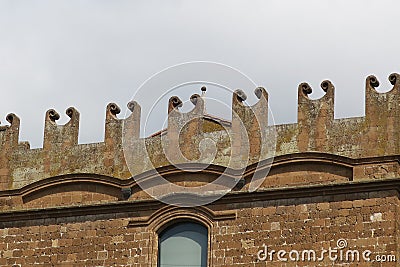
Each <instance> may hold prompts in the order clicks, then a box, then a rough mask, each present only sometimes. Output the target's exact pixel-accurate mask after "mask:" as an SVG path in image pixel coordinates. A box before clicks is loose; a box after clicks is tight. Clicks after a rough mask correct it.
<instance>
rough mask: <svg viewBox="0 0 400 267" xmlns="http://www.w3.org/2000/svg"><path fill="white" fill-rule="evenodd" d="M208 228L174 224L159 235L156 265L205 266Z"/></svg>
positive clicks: (170, 266) (169, 266)
mask: <svg viewBox="0 0 400 267" xmlns="http://www.w3.org/2000/svg"><path fill="white" fill-rule="evenodd" d="M207 251H208V230H207V228H206V227H204V226H203V225H200V224H197V223H192V222H184V223H178V224H174V225H172V226H170V227H168V228H167V229H165V230H164V231H162V232H161V233H160V235H159V243H158V267H172V266H174V267H178V266H185V267H206V266H207V254H208V253H207Z"/></svg>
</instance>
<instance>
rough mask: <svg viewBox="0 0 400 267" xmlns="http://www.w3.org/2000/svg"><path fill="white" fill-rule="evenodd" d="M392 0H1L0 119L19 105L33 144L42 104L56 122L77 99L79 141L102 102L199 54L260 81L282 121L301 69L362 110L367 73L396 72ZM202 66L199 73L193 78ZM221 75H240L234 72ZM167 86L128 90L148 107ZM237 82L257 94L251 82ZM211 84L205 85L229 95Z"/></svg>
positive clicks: (353, 112)
mask: <svg viewBox="0 0 400 267" xmlns="http://www.w3.org/2000/svg"><path fill="white" fill-rule="evenodd" d="M399 8H400V3H399V2H398V1H394V0H393V1H378V0H375V1H367V0H357V1H321V0H316V1H232V0H229V1H228V0H227V1H204V0H202V1H103V0H92V1H74V0H65V1H61V0H59V1H54V0H51V1H39V0H38V1H19V0H9V1H6V0H0V90H1V100H2V101H1V105H0V119H1V121H2V123H3V124H5V119H4V118H5V116H6V115H7V114H8V113H10V112H14V113H16V114H17V115H18V116H19V117H20V118H21V138H20V139H21V140H28V141H30V143H31V146H32V147H40V146H41V144H42V135H43V124H44V114H45V112H46V110H48V109H50V108H55V109H56V110H57V111H58V112H59V113H60V114H62V116H61V117H62V118H61V119H60V121H59V123H60V124H63V123H65V122H66V121H67V117H66V115H64V114H65V110H66V109H67V108H68V107H69V106H74V107H76V108H77V109H78V110H79V111H80V113H81V124H80V129H81V130H80V142H82V143H87V142H99V141H102V139H103V135H104V133H103V132H104V118H105V107H106V105H107V103H109V102H116V103H117V104H118V105H120V107H121V108H122V109H123V112H122V113H121V117H123V116H124V114H125V111H126V108H125V106H126V103H127V102H128V101H129V100H130V99H131V98H132V96H133V95H134V93H135V91H136V89H137V88H138V87H139V86H140V85H141V84H142V83H143V82H144V81H145V80H146V79H147V78H149V77H150V76H151V75H153V74H155V73H157V72H158V71H160V70H162V69H164V68H166V67H169V66H171V65H175V64H179V63H183V62H187V61H195V60H204V61H215V62H219V63H223V64H226V65H229V66H232V67H234V68H237V69H239V70H240V71H242V72H243V73H245V74H246V75H248V76H250V77H251V78H252V79H253V80H254V81H255V83H256V84H257V85H260V86H263V87H265V88H266V89H267V91H268V92H269V96H270V105H271V109H272V112H273V114H274V117H275V122H276V123H278V124H281V123H288V122H290V123H291V122H295V121H296V116H297V114H296V112H297V86H298V84H299V83H301V82H303V81H307V82H309V83H310V84H311V86H312V87H313V89H314V93H313V94H312V95H311V97H312V98H318V97H320V96H321V95H322V94H323V92H322V90H321V89H320V88H319V84H320V82H321V81H322V80H324V79H330V80H331V81H332V82H333V84H334V85H335V87H336V99H335V101H336V117H337V118H339V117H351V116H362V115H363V114H364V83H365V77H366V76H368V75H369V74H375V75H377V77H378V79H379V80H380V81H381V87H380V88H379V90H380V91H387V90H389V89H390V88H391V87H390V86H389V85H390V84H389V82H388V81H387V77H388V75H389V74H390V73H392V72H396V71H397V72H400V53H399V47H400V37H399V35H398V33H397V31H398V27H399V26H400V20H399V17H398V10H399ZM195 74H196V72H195V73H191V75H193V77H194V79H195V78H196V77H197V76H196V75H195ZM209 74H210V73H208V74H207V73H203V72H202V73H199V75H198V76H199V77H200V78H199V80H201V79H203V78H204V77H208V75H209ZM177 75H181V74H179V73H177ZM188 75H189V74H188ZM189 76H190V75H189ZM235 82H237V84H238V85H237V86H235V85H232V84H234V83H235ZM229 83H230V86H232V87H243V86H244V87H246V83H245V82H244V83H243V82H242V81H241V80H240V79H238V80H236V78H232V80H230V81H229ZM166 87H167V86H166ZM149 88H150V87H149ZM167 89H169V88H164V87H163V85H162V84H157V85H154V86H152V87H151V88H150V89H149V90H148V91H146V92H148V93H147V94H141V95H140V94H139V95H138V96H137V97H138V98H137V99H136V100H137V101H138V102H139V103H140V104H141V105H142V106H143V108H144V110H146V107H150V106H151V104H152V103H154V102H155V101H156V100H157V98H158V96H160V95H161V94H163V92H165V91H166V90H167ZM233 89H236V88H233ZM242 89H243V90H244V91H245V92H246V93H247V95H249V103H254V102H255V97H254V96H253V93H252V92H253V90H254V88H253V87H252V86H251V85H249V86H248V88H242ZM185 90H186V91H185V92H183V91H177V92H176V93H177V94H178V95H179V96H180V97H181V98H182V100H187V99H188V97H189V96H190V94H192V93H199V87H198V86H194V87H187V88H186V89H185ZM212 90H214V94H213V92H212ZM217 91H218V90H217V89H213V87H211V88H209V92H208V93H209V94H210V95H212V96H213V97H216V98H218V97H220V98H221V101H224V102H225V103H229V102H230V99H229V97H230V95H229V94H228V95H224V94H223V93H222V91H221V95H219V94H217V93H215V92H217ZM166 101H167V98H165V99H162V101H161V102H160V103H159V109H160V110H159V111H158V112H159V114H160V116H159V117H160V118H159V121H155V119H154V120H153V119H152V121H154V123H153V125H152V126H150V128H151V129H154V131H155V130H158V129H161V127H162V121H163V120H164V117H163V116H165V111H166V109H167V103H166ZM187 107H189V108H190V105H188V106H187ZM210 113H213V114H214V115H217V116H225V117H226V116H227V115H226V114H227V113H226V112H225V111H221V114H218V113H219V111H218V109H215V110H213V109H212V110H210ZM146 115H147V114H142V118H143V119H144V118H145V116H146Z"/></svg>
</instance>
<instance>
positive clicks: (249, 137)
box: [0, 74, 400, 190]
mask: <svg viewBox="0 0 400 267" xmlns="http://www.w3.org/2000/svg"><path fill="white" fill-rule="evenodd" d="M389 81H390V82H391V83H392V84H393V89H392V90H391V91H389V92H387V93H378V92H377V91H376V90H375V87H376V86H378V84H379V83H378V82H377V79H376V78H375V77H374V76H369V77H368V78H367V80H366V108H365V109H366V115H365V117H360V118H350V119H334V90H335V88H334V86H333V85H332V83H331V82H329V81H324V82H322V84H321V87H322V89H323V90H324V91H325V92H326V94H325V95H324V96H323V97H322V98H321V99H317V100H311V99H309V98H308V94H310V93H311V88H310V87H309V85H308V84H306V83H302V84H300V86H299V88H298V102H299V103H298V123H297V124H288V125H277V126H268V94H267V92H266V91H265V90H264V89H262V88H257V89H256V91H255V93H256V95H257V97H259V99H260V100H259V102H258V103H257V104H255V105H254V106H252V107H247V106H245V105H243V103H242V102H243V100H245V98H246V97H245V96H244V94H243V93H242V92H240V91H238V92H235V93H234V95H233V98H232V99H233V100H232V122H225V121H221V120H218V119H215V118H213V117H211V116H209V115H207V114H205V111H204V110H205V109H204V100H203V98H202V97H201V96H199V95H194V96H192V98H191V100H192V102H193V103H194V105H195V107H194V109H193V110H192V111H191V112H188V113H181V112H179V110H178V108H179V106H180V103H181V100H180V99H179V98H177V97H174V98H171V100H170V103H169V118H168V129H167V130H166V131H163V132H161V133H159V134H158V135H154V136H151V137H147V138H139V129H140V113H141V110H140V106H139V104H137V103H136V102H130V103H129V108H130V110H131V111H132V113H131V114H130V116H129V117H127V118H126V119H118V118H117V114H118V113H119V111H120V109H119V108H118V106H117V105H116V104H109V105H108V106H107V111H106V122H105V140H104V142H102V143H94V144H78V133H79V112H78V111H77V110H75V109H74V108H68V109H67V111H66V113H67V115H68V116H69V117H70V121H69V122H68V123H66V124H65V125H57V124H56V120H57V119H58V118H59V117H60V116H59V114H58V113H57V112H56V111H54V110H49V111H48V112H47V113H46V116H45V131H44V142H43V148H39V149H30V148H29V143H27V142H20V141H19V125H20V120H19V118H18V117H17V116H16V115H15V114H9V115H8V116H7V120H8V122H9V123H10V125H9V126H2V127H1V128H0V189H2V190H7V189H17V188H21V187H23V186H26V185H28V184H30V183H33V182H35V181H39V180H42V179H46V178H49V177H53V176H58V175H63V174H71V173H91V174H99V175H106V176H111V177H115V178H120V179H128V178H129V177H131V176H135V175H139V174H141V173H143V172H145V171H148V170H152V169H154V168H157V167H161V166H168V165H171V163H185V162H187V161H188V160H193V159H195V160H197V161H198V162H204V163H210V162H211V163H213V164H216V165H221V166H228V167H232V168H244V167H246V166H247V165H250V164H253V163H256V162H259V161H260V160H263V159H266V158H270V157H273V156H279V155H287V154H293V153H299V152H323V153H329V154H334V155H340V156H345V157H349V158H366V157H378V156H388V155H398V152H399V145H400V139H399V133H398V131H397V129H398V126H399V125H398V123H399V121H400V120H399V119H398V118H399V116H400V115H399V113H400V106H399V105H398V104H397V103H399V95H400V92H399V91H400V79H399V75H398V74H392V75H390V77H389ZM274 133H276V134H274ZM205 138H208V139H210V140H213V141H214V142H215V146H216V148H217V150H216V152H215V155H214V154H213V153H212V152H213V151H211V150H212V149H211V150H209V149H205V150H204V151H200V150H201V149H202V148H207V146H204V145H203V146H202V145H201V144H200V143H201V141H202V140H204V139H205ZM274 138H276V140H275V139H274ZM271 140H273V142H272V141H271ZM275 141H276V142H275ZM268 142H272V143H271V144H269V143H268ZM124 148H125V150H124ZM163 148H164V149H163ZM177 148H179V151H180V152H179V153H176V152H177V151H176V150H177ZM124 153H125V154H124ZM200 155H201V156H202V157H200ZM185 158H186V159H185ZM126 162H128V165H127V163H126ZM129 162H135V164H132V163H129Z"/></svg>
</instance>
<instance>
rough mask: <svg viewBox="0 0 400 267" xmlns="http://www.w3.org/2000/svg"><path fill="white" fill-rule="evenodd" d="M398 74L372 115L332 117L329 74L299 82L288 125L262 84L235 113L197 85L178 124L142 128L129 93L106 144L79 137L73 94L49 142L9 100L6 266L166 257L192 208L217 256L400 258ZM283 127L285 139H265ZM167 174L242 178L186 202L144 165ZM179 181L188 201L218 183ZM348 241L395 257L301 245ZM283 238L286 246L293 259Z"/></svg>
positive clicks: (211, 257)
mask: <svg viewBox="0 0 400 267" xmlns="http://www.w3.org/2000/svg"><path fill="white" fill-rule="evenodd" d="M389 81H390V83H391V84H392V85H393V89H392V90H391V91H389V92H387V93H378V92H377V91H376V90H375V88H376V87H377V86H378V82H377V79H376V77H374V76H369V77H368V78H367V79H366V115H365V117H359V118H349V119H335V118H334V92H335V88H334V86H333V84H332V83H331V82H330V81H324V82H323V83H322V84H321V88H322V89H323V90H324V91H325V95H324V96H323V97H322V98H321V99H317V100H311V99H309V98H308V95H309V94H310V93H311V88H310V86H309V85H308V84H306V83H302V84H300V86H299V88H298V99H299V100H298V122H297V123H296V124H287V125H277V126H268V114H267V113H268V112H267V110H268V94H267V92H266V90H265V89H263V88H257V89H256V90H255V94H256V96H257V97H258V98H259V101H258V103H256V104H255V105H254V106H253V107H248V106H246V105H244V103H243V101H244V100H245V95H244V93H243V92H241V91H235V93H234V94H233V96H232V112H233V114H232V121H224V120H221V119H218V118H216V117H213V116H211V115H208V114H206V113H205V102H204V98H203V97H201V96H199V95H197V94H196V95H193V96H192V97H191V101H192V103H193V104H194V108H193V110H192V111H190V112H188V113H182V112H180V111H179V106H180V103H182V101H181V100H180V99H179V98H178V97H173V98H171V99H170V102H169V104H168V128H167V129H165V130H163V131H161V132H159V133H156V134H154V135H152V136H150V137H146V138H140V137H139V129H140V122H141V121H140V113H141V111H140V106H139V104H138V103H136V102H130V103H129V104H128V107H129V109H130V111H131V114H130V115H129V116H128V117H127V118H125V119H119V118H118V117H117V116H118V113H119V112H120V109H119V107H118V106H117V105H116V104H109V105H108V106H107V109H106V122H105V139H104V142H101V143H96V144H78V134H79V116H80V114H79V112H78V111H77V110H76V109H74V108H68V109H67V111H66V114H67V116H68V117H69V118H70V121H69V122H67V123H66V124H65V125H58V124H57V123H56V121H57V120H58V119H59V117H60V115H59V114H58V113H57V112H56V111H55V110H49V111H48V112H47V113H46V115H45V132H44V143H43V148H38V149H30V148H29V143H27V142H21V141H20V140H19V126H20V120H19V118H18V117H17V116H16V115H15V114H9V115H8V116H7V121H8V122H9V125H8V126H1V127H0V211H1V212H0V266H143V267H144V266H150V267H156V266H157V260H158V237H159V234H160V233H161V232H162V230H163V229H166V227H168V226H170V225H174V223H178V222H182V221H191V222H193V221H194V222H197V223H200V224H202V225H204V226H206V227H207V229H208V234H209V243H208V247H207V249H208V267H214V266H237V267H239V266H243V267H248V266H253V267H254V266H285V267H286V266H398V265H399V264H398V260H399V259H400V255H399V243H398V236H399V223H398V222H399V221H400V220H399V217H398V209H399V194H400V179H399V172H400V170H399V162H400V161H399V147H400V135H399V133H398V128H399V127H398V125H397V124H398V121H399V114H400V106H399V105H398V103H399V101H400V99H399V95H400V91H399V90H400V76H399V75H398V74H392V75H390V76H389ZM273 131H276V134H277V135H276V140H273V141H276V144H274V145H272V146H270V145H268V146H266V147H267V148H265V147H264V145H265V144H270V143H273V142H272V141H271V140H272V139H270V138H268V137H269V135H268V134H269V133H271V132H273ZM127 136H128V137H129V138H126V137H127ZM204 139H208V140H212V141H213V142H214V144H215V148H216V149H215V151H213V150H212V149H209V148H208V147H207V146H204V147H205V148H204V149H203V150H201V149H202V148H203V147H202V146H200V144H201V142H202V141H204ZM246 139H247V140H246ZM163 142H165V143H166V145H165V146H163V145H164V143H163ZM176 146H178V147H179V150H180V151H179V152H180V153H178V151H176ZM126 149H127V150H126ZM211 156H213V158H212V160H211V161H210V157H211ZM271 158H273V162H272V163H270V161H269V159H271ZM190 160H196V161H197V162H196V164H192V163H191V162H190ZM132 162H133V164H132ZM176 163H178V164H180V165H179V166H177V165H176ZM182 166H184V167H185V166H186V167H188V166H189V167H190V168H191V169H189V170H188V169H185V168H180V167H182ZM263 168H264V169H265V168H268V169H269V168H270V170H269V173H268V174H265V175H264V177H262V178H265V179H263V180H262V182H261V183H260V186H259V187H258V188H257V190H255V191H253V190H252V189H251V187H250V185H251V181H252V178H253V176H254V175H256V174H257V171H258V170H259V169H263ZM239 171H242V172H239ZM238 173H239V174H238ZM159 176H162V177H163V178H165V179H166V180H167V181H168V182H169V183H170V184H171V185H180V186H184V187H188V188H195V187H199V186H203V185H206V184H209V183H211V182H214V181H216V180H217V179H218V178H220V177H222V179H225V180H223V181H231V182H232V181H235V183H238V185H237V186H235V187H234V188H228V187H227V186H225V185H224V183H219V184H216V185H215V187H214V190H216V189H218V190H221V189H222V190H227V189H228V190H229V192H228V193H227V194H225V195H224V196H223V197H221V198H220V199H218V200H215V201H213V202H212V203H210V204H207V205H203V206H198V207H197V206H196V207H186V206H185V207H176V206H173V205H167V204H165V203H164V202H162V201H159V200H156V199H154V198H153V197H152V196H150V195H149V194H148V192H146V191H144V190H143V189H142V187H140V186H139V184H138V182H137V179H138V177H139V178H140V179H142V180H145V181H147V183H148V184H149V185H152V183H153V184H154V181H156V179H158V178H159ZM265 176H266V177H265ZM239 178H240V181H239ZM238 181H239V182H238ZM171 188H172V187H168V188H167V189H166V190H165V189H160V188H155V189H154V190H161V191H162V190H165V191H166V192H167V193H171V192H169V190H171ZM172 193H174V192H172ZM206 193H210V192H206ZM171 195H172V197H176V198H177V199H178V200H179V201H183V200H192V201H193V200H198V199H202V198H204V199H206V198H207V197H208V194H203V195H196V196H193V195H185V194H182V195H179V194H177V195H174V194H171ZM182 199H183V200H182ZM338 241H343V242H346V246H344V247H341V248H340V249H337V250H338V251H342V253H346V251H348V250H351V251H353V252H352V253H354V250H357V251H359V252H360V253H361V252H363V251H366V250H370V251H371V252H372V254H371V255H369V256H370V258H371V259H372V260H375V259H376V257H377V256H395V257H396V259H397V261H396V262H395V261H393V262H385V263H382V262H377V261H375V262H366V261H365V260H364V259H362V258H361V255H360V260H359V261H352V262H349V261H345V260H343V259H342V260H334V261H332V259H330V258H329V257H328V256H327V255H325V257H324V258H323V259H322V260H321V261H319V260H315V261H302V260H300V259H297V260H292V259H291V258H290V257H296V253H295V252H293V251H300V256H299V257H301V253H302V251H305V250H306V252H307V251H308V253H310V252H309V250H315V251H316V253H317V255H316V257H317V258H318V257H319V256H321V255H320V253H321V251H322V250H324V249H325V250H328V249H329V248H337V247H338V246H339V243H338ZM340 244H343V243H340ZM266 249H267V252H271V251H272V250H274V251H275V252H274V253H273V254H268V253H265V250H266ZM278 251H284V252H286V254H285V255H284V257H285V258H286V260H287V261H282V260H280V259H279V258H278V256H282V254H279V253H278ZM278 254H279V255H278ZM263 256H265V257H264V258H263Z"/></svg>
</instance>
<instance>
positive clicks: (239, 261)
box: [0, 191, 399, 267]
mask: <svg viewBox="0 0 400 267" xmlns="http://www.w3.org/2000/svg"><path fill="white" fill-rule="evenodd" d="M229 202H230V203H229V204H223V203H222V204H219V203H218V202H216V203H215V204H213V205H210V206H208V208H209V209H210V210H213V211H214V214H213V215H209V219H210V225H209V227H210V239H211V242H210V244H211V245H210V258H209V261H210V266H266V262H267V266H381V265H380V263H371V262H365V261H364V260H363V259H362V256H361V253H362V252H363V251H364V250H366V249H368V250H371V251H372V252H373V254H372V255H371V256H370V258H371V259H375V257H376V255H381V256H382V255H395V256H396V257H397V258H398V256H399V255H398V251H399V250H398V242H397V235H398V229H399V228H398V224H399V223H398V215H397V214H398V208H399V207H398V205H399V200H398V196H397V193H396V192H393V191H387V192H371V193H354V194H339V193H338V194H336V195H331V196H322V195H321V196H314V197H302V198H296V199H294V198H281V199H277V200H259V201H254V202H250V201H249V202H236V201H229ZM132 207H134V205H133V206H132ZM138 207H140V204H139V203H138ZM218 212H220V214H218ZM221 212H222V213H221ZM168 214H175V215H173V216H175V219H176V220H178V219H179V218H182V217H188V216H189V217H190V215H193V218H195V215H199V214H200V215H204V214H205V213H204V212H203V213H202V212H199V211H197V210H196V209H192V210H190V209H176V210H174V209H170V210H168V209H167V212H166V213H165V214H162V213H159V212H158V211H157V209H154V208H150V209H148V210H146V211H144V210H143V208H139V210H138V211H133V210H132V211H131V212H124V213H119V212H118V209H115V212H110V213H108V214H103V215H101V214H97V215H83V214H82V215H81V216H73V217H68V216H65V215H62V214H59V215H58V216H57V215H55V218H46V219H35V218H26V219H25V220H19V221H17V222H3V223H1V226H2V228H1V229H0V248H1V249H0V250H1V252H0V266H33V265H34V266H143V267H144V266H146V267H148V266H156V259H157V249H158V247H157V229H158V228H159V226H161V225H163V224H164V223H165V221H164V220H165V219H166V218H167V217H168V216H166V215H168ZM173 216H172V217H173ZM147 217H150V218H154V219H155V220H156V221H155V222H154V221H153V222H151V223H149V222H148V221H152V219H148V218H147ZM157 217H158V218H157ZM143 218H144V219H143ZM166 221H167V220H166ZM339 239H344V240H346V242H347V247H345V248H343V249H342V250H343V251H344V252H346V251H348V250H350V249H352V250H358V251H360V257H361V258H360V261H352V260H349V261H345V260H344V261H339V260H338V261H336V264H332V261H331V260H330V259H329V258H328V255H325V257H324V260H322V261H318V260H315V261H312V260H310V261H305V262H302V261H301V260H300V261H297V262H296V261H290V260H289V261H288V262H281V261H279V260H278V259H277V255H276V254H275V255H274V256H273V260H270V258H269V256H268V258H267V259H266V260H259V259H258V257H257V253H258V252H259V251H260V250H262V249H264V245H267V246H268V251H271V250H275V251H278V250H285V251H287V252H288V253H289V252H290V251H291V250H298V251H300V253H301V252H302V251H303V250H311V249H312V250H315V251H316V252H317V257H321V254H320V253H321V250H322V249H326V250H328V249H329V247H331V248H332V249H334V248H335V247H337V241H338V240H339ZM338 251H340V249H339V250H338ZM260 255H261V256H262V254H260ZM332 255H338V256H339V255H340V254H339V252H338V253H336V254H332ZM344 255H345V254H344ZM285 257H286V258H288V259H289V256H288V255H286V256H285ZM349 259H350V258H349ZM349 264H350V265H349ZM382 266H397V265H396V262H386V263H385V264H384V265H382Z"/></svg>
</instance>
